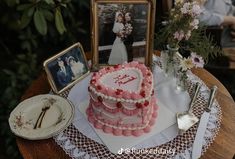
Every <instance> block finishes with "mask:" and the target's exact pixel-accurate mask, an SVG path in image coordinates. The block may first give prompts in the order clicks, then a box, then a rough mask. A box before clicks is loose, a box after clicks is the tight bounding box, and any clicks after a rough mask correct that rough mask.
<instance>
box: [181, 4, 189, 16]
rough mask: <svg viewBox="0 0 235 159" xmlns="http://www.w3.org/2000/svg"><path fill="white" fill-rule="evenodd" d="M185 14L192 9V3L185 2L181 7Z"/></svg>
mask: <svg viewBox="0 0 235 159" xmlns="http://www.w3.org/2000/svg"><path fill="white" fill-rule="evenodd" d="M180 11H181V12H182V13H183V14H187V13H189V11H190V3H189V2H187V3H184V5H183V7H182V8H181V9H180Z"/></svg>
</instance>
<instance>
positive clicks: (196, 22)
mask: <svg viewBox="0 0 235 159" xmlns="http://www.w3.org/2000/svg"><path fill="white" fill-rule="evenodd" d="M190 25H191V26H192V27H193V29H198V25H199V20H198V19H194V20H193V21H192V22H191V23H190Z"/></svg>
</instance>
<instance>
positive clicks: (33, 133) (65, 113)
mask: <svg viewBox="0 0 235 159" xmlns="http://www.w3.org/2000/svg"><path fill="white" fill-rule="evenodd" d="M48 99H52V100H54V101H53V102H54V103H53V104H51V106H50V108H49V109H48V110H47V111H46V113H45V116H44V118H43V120H42V124H41V128H37V129H34V125H35V123H36V121H37V118H38V117H39V115H40V113H41V111H42V108H43V107H44V106H45V103H46V102H48ZM73 116H74V106H73V105H72V104H71V102H69V101H68V100H66V99H64V98H62V97H60V96H57V95H49V94H45V95H38V96H34V97H32V98H29V99H27V100H25V101H23V102H21V103H20V104H19V105H18V106H17V107H16V108H15V109H14V110H13V111H12V112H11V114H10V118H9V120H8V122H9V125H10V128H11V131H12V132H13V133H14V134H15V135H17V136H20V137H22V138H25V139H30V140H39V139H47V138H50V137H52V136H54V135H56V134H57V133H59V132H61V131H63V130H64V129H65V128H66V127H67V126H69V124H70V123H71V122H72V119H73Z"/></svg>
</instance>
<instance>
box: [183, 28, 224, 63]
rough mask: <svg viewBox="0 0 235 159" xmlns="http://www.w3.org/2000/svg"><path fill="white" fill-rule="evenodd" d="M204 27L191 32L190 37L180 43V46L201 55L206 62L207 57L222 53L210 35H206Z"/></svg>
mask: <svg viewBox="0 0 235 159" xmlns="http://www.w3.org/2000/svg"><path fill="white" fill-rule="evenodd" d="M205 29H206V28H205V27H201V28H199V29H198V30H196V31H195V32H193V33H192V36H191V38H190V39H189V40H188V41H185V43H183V44H181V48H184V47H186V48H185V49H187V50H189V51H191V52H196V53H197V54H198V55H200V56H202V57H203V59H204V60H205V62H206V63H207V62H208V60H209V58H215V57H217V56H220V55H221V54H222V50H221V48H220V47H219V46H217V45H216V44H214V43H213V41H212V37H210V36H207V35H206V32H205Z"/></svg>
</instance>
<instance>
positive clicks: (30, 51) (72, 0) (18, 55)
mask: <svg viewBox="0 0 235 159" xmlns="http://www.w3.org/2000/svg"><path fill="white" fill-rule="evenodd" d="M89 3H90V1H89V0H1V1H0V10H1V14H0V68H1V69H0V83H1V87H0V91H1V96H0V101H1V102H0V127H1V129H0V142H1V145H2V146H0V154H3V155H2V156H1V155H0V158H20V157H19V156H20V155H19V152H18V148H17V146H16V142H15V137H14V135H13V134H12V133H11V132H10V129H9V126H8V117H9V114H10V112H11V111H12V109H14V108H15V106H16V105H17V104H18V103H19V101H20V97H21V95H22V94H23V92H24V91H25V89H26V88H27V87H28V86H29V85H30V83H31V81H32V80H33V79H35V78H36V77H37V76H38V74H39V73H40V72H41V71H42V63H43V61H44V60H45V59H46V58H48V57H49V56H52V55H54V54H56V53H57V52H59V51H61V50H63V49H64V48H66V47H68V46H70V45H72V44H73V43H75V42H78V41H80V42H81V43H82V45H83V47H84V49H85V50H89V49H90V36H89V35H90V33H89V31H90V19H89V18H87V17H89V14H90V11H89V6H90V4H89ZM84 15H85V16H87V17H84Z"/></svg>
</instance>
